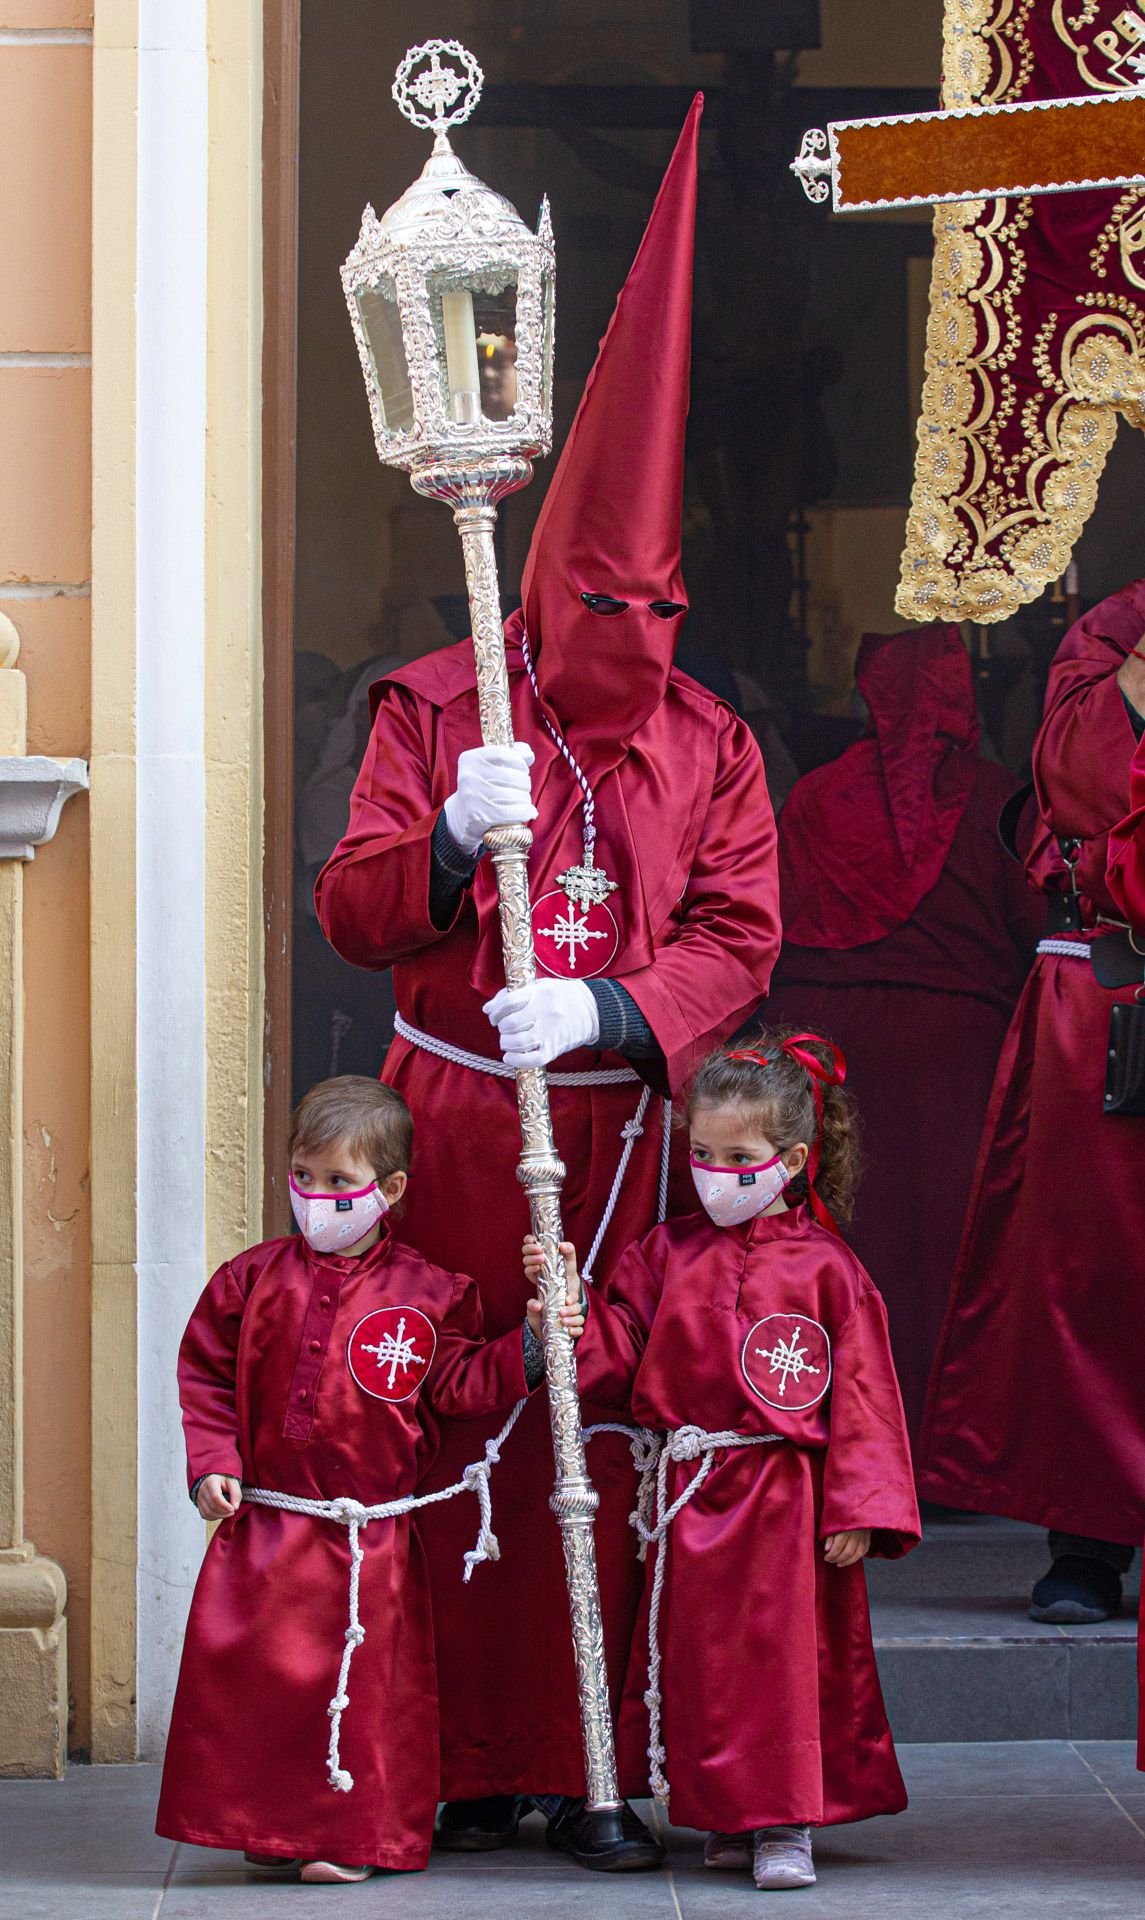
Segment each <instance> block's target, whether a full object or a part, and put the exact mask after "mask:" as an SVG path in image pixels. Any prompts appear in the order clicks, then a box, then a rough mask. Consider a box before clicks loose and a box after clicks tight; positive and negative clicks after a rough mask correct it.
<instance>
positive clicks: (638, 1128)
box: [394, 1013, 672, 1285]
mask: <svg viewBox="0 0 1145 1920" xmlns="http://www.w3.org/2000/svg"><path fill="white" fill-rule="evenodd" d="M394 1032H395V1033H396V1034H398V1035H400V1037H401V1038H402V1039H403V1040H406V1041H408V1042H409V1044H410V1046H411V1047H420V1048H421V1049H422V1051H423V1052H424V1053H432V1054H433V1055H434V1056H435V1057H436V1058H437V1059H438V1060H448V1061H449V1062H450V1064H451V1065H452V1066H455V1067H468V1068H469V1069H470V1070H471V1071H472V1072H473V1073H491V1074H493V1075H494V1077H495V1078H496V1079H498V1080H512V1079H514V1078H515V1077H516V1068H515V1067H507V1066H506V1065H505V1062H504V1061H503V1060H489V1059H487V1058H486V1056H485V1055H484V1054H483V1053H467V1052H466V1050H465V1048H464V1047H455V1046H453V1045H452V1043H451V1042H450V1041H448V1040H439V1039H438V1038H437V1037H436V1035H435V1034H432V1033H422V1031H421V1029H420V1027H413V1026H411V1025H410V1023H409V1021H408V1020H406V1019H404V1018H403V1017H402V1015H401V1014H400V1013H395V1015H394ZM545 1077H546V1079H547V1080H548V1082H549V1085H550V1086H553V1087H620V1086H639V1085H640V1075H639V1074H638V1073H636V1072H635V1071H634V1070H633V1068H631V1067H607V1068H605V1067H601V1068H598V1069H596V1070H594V1071H590V1072H585V1073H554V1072H552V1071H551V1070H550V1071H549V1072H548V1073H547V1074H546V1076H545ZM651 1098H652V1092H651V1088H649V1087H647V1086H645V1087H644V1088H643V1089H642V1091H641V1094H640V1100H639V1103H638V1105H637V1108H636V1112H635V1113H634V1115H633V1117H632V1119H631V1120H626V1121H625V1123H624V1125H623V1127H622V1128H621V1130H620V1137H621V1139H622V1140H623V1142H624V1146H623V1149H622V1151H621V1155H620V1165H619V1166H618V1167H617V1169H616V1178H615V1179H614V1180H613V1183H612V1190H611V1192H610V1193H609V1196H608V1200H607V1202H606V1204H605V1209H604V1216H603V1218H602V1220H601V1223H600V1225H599V1227H598V1228H597V1230H596V1235H595V1238H594V1239H593V1243H592V1246H591V1247H590V1248H589V1251H588V1257H587V1259H586V1260H585V1263H584V1266H583V1267H582V1268H581V1278H582V1279H584V1280H587V1281H588V1282H589V1284H590V1285H591V1283H592V1270H593V1266H594V1265H595V1262H596V1257H597V1254H598V1253H599V1252H600V1249H601V1247H602V1246H603V1244H604V1236H605V1234H606V1233H607V1232H608V1229H609V1227H610V1226H611V1225H612V1216H613V1214H614V1213H615V1212H616V1206H617V1202H618V1201H619V1199H620V1193H621V1189H622V1187H623V1186H624V1177H625V1175H626V1174H627V1172H628V1165H629V1162H630V1160H631V1159H632V1151H633V1148H634V1147H635V1145H636V1142H637V1141H638V1140H639V1139H640V1138H641V1136H642V1134H643V1132H644V1117H645V1115H646V1114H647V1112H648V1102H649V1101H650V1099H651ZM661 1108H662V1125H663V1134H662V1139H661V1146H660V1182H659V1191H658V1195H657V1200H658V1212H657V1218H658V1219H660V1220H665V1219H667V1217H668V1169H669V1164H670V1161H671V1155H672V1102H671V1101H670V1100H664V1101H662V1102H661Z"/></svg>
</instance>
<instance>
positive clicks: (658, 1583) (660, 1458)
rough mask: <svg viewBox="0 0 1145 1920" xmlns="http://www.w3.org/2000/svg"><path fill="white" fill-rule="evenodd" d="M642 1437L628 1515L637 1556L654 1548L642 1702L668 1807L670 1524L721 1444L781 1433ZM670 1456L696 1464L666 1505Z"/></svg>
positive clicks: (772, 1438)
mask: <svg viewBox="0 0 1145 1920" xmlns="http://www.w3.org/2000/svg"><path fill="white" fill-rule="evenodd" d="M643 1437H644V1438H645V1439H646V1440H647V1441H649V1442H650V1443H651V1444H650V1445H649V1446H648V1447H647V1449H646V1458H645V1459H644V1460H641V1458H640V1457H639V1455H638V1454H637V1447H636V1442H635V1440H634V1441H633V1446H632V1452H633V1456H634V1458H636V1462H637V1467H638V1468H639V1469H640V1470H641V1479H640V1489H639V1492H638V1494H637V1496H636V1511H635V1513H634V1514H633V1515H632V1516H631V1524H632V1525H633V1526H634V1527H635V1528H636V1531H637V1533H638V1534H639V1536H640V1558H641V1559H644V1557H645V1555H646V1554H647V1551H648V1548H649V1547H650V1546H655V1548H656V1571H655V1573H654V1574H653V1576H652V1597H651V1601H650V1603H649V1608H648V1690H647V1692H646V1693H645V1695H644V1704H645V1706H646V1707H647V1709H648V1762H649V1770H650V1771H649V1785H650V1786H651V1788H652V1792H653V1793H654V1794H655V1796H656V1799H657V1800H658V1801H659V1802H660V1805H661V1806H662V1807H665V1808H666V1807H667V1805H668V1780H667V1776H666V1774H665V1771H664V1769H665V1767H666V1766H667V1763H668V1755H667V1752H666V1750H665V1747H664V1741H663V1731H662V1724H661V1715H662V1711H663V1699H662V1696H661V1693H660V1601H661V1597H662V1595H663V1592H664V1575H665V1573H666V1571H667V1567H668V1529H669V1527H670V1526H671V1525H672V1522H673V1520H674V1519H675V1518H676V1515H677V1514H678V1513H680V1512H681V1511H682V1509H683V1508H684V1507H686V1506H687V1504H688V1502H689V1500H690V1499H691V1498H692V1496H693V1494H696V1493H698V1492H699V1491H700V1488H701V1487H702V1486H703V1484H704V1481H705V1480H706V1479H707V1477H708V1475H709V1473H710V1472H711V1470H712V1463H713V1462H714V1460H715V1457H716V1454H717V1453H718V1452H719V1450H720V1448H721V1447H728V1448H732V1447H769V1446H774V1445H776V1444H777V1443H778V1442H780V1441H781V1440H782V1439H783V1435H782V1434H781V1433H732V1432H727V1433H706V1432H705V1430H704V1428H703V1427H677V1428H676V1429H675V1431H674V1432H672V1433H668V1434H665V1435H664V1438H663V1440H660V1439H659V1438H658V1437H657V1436H654V1435H652V1434H647V1435H644V1436H643ZM674 1460H675V1461H687V1460H698V1461H699V1462H700V1465H699V1467H698V1468H697V1470H696V1472H695V1473H694V1474H693V1475H692V1478H691V1479H690V1480H689V1481H688V1484H687V1486H686V1487H685V1488H684V1491H683V1492H682V1493H680V1494H678V1495H677V1496H676V1498H675V1500H673V1502H672V1504H671V1506H669V1505H668V1466H669V1463H670V1462H671V1461H674ZM653 1494H655V1500H656V1507H655V1519H654V1520H653V1517H652V1499H653Z"/></svg>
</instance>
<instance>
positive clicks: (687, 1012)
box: [617, 710, 781, 1088]
mask: <svg viewBox="0 0 1145 1920" xmlns="http://www.w3.org/2000/svg"><path fill="white" fill-rule="evenodd" d="M682 908H683V918H682V920H681V922H680V925H679V928H678V930H677V931H676V932H675V933H674V934H673V936H672V937H671V938H670V939H669V940H668V941H666V942H665V944H664V945H663V946H662V947H660V948H659V949H658V950H657V952H656V955H655V958H654V959H653V960H652V961H651V963H650V964H649V965H648V966H646V967H641V968H638V969H637V971H636V972H634V973H626V974H622V975H618V976H617V977H618V979H619V980H620V984H621V986H623V987H625V988H626V989H627V991H628V992H629V993H630V994H631V995H632V998H633V999H634V1000H635V1002H636V1004H637V1006H638V1007H639V1008H640V1011H641V1013H642V1014H643V1015H644V1018H645V1019H646V1020H647V1022H648V1025H649V1026H650V1027H651V1029H652V1031H653V1033H654V1034H655V1036H656V1039H657V1041H658V1042H659V1045H660V1050H661V1052H662V1053H663V1055H664V1058H665V1061H666V1063H667V1078H668V1084H669V1086H670V1087H672V1088H678V1087H681V1086H682V1085H683V1084H684V1082H685V1081H686V1080H687V1078H688V1075H689V1074H690V1073H691V1072H692V1071H693V1069H694V1068H695V1067H697V1066H698V1065H699V1063H700V1061H701V1060H702V1059H703V1057H704V1055H705V1054H706V1053H709V1052H710V1051H711V1050H712V1048H713V1047H716V1046H718V1045H719V1044H720V1041H721V1040H723V1039H726V1037H727V1036H728V1034H730V1033H734V1032H735V1030H736V1028H737V1027H739V1026H741V1025H742V1024H743V1022H744V1020H746V1019H747V1017H748V1015H749V1014H751V1013H753V1012H754V1011H755V1008H756V1007H757V1005H758V1004H759V1001H760V1000H761V999H762V998H763V996H764V994H765V993H766V992H767V989H768V986H769V984H770V981H771V975H772V970H773V968H774V966H775V963H776V960H777V959H778V958H779V947H780V940H781V931H780V921H779V876H778V864H777V854H776V833H775V819H774V816H773V814H772V811H771V801H770V799H769V798H768V792H767V779H766V776H765V774H764V771H763V761H762V759H761V757H760V752H759V748H758V746H757V745H756V742H755V738H754V736H753V734H752V733H751V731H750V729H749V728H748V727H747V726H746V725H745V723H744V722H743V721H742V720H740V719H738V718H737V716H736V715H735V714H733V713H732V712H731V711H730V710H728V711H726V712H725V711H723V710H721V712H720V738H719V751H718V760H717V765H716V776H715V781H714V784H713V788H712V797H711V800H710V802H709V805H708V810H707V815H706V817H705V820H704V824H703V827H702V829H701V832H700V838H699V843H698V845H697V847H696V852H695V855H694V857H693V860H692V868H691V872H690V874H689V876H688V884H687V886H686V888H685V890H684V897H683V902H682Z"/></svg>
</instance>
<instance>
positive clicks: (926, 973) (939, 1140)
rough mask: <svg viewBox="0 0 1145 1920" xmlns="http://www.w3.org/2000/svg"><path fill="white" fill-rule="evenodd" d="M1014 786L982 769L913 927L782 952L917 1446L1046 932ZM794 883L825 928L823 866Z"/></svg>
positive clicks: (777, 1009) (779, 977) (788, 1012)
mask: <svg viewBox="0 0 1145 1920" xmlns="http://www.w3.org/2000/svg"><path fill="white" fill-rule="evenodd" d="M904 637H905V638H906V639H912V638H913V635H906V636H904ZM823 771H827V770H826V769H824V770H823ZM1013 787H1014V781H1013V778H1012V776H1011V775H1010V774H1009V773H1008V772H1007V771H1006V769H1005V768H1004V767H999V766H996V765H995V764H994V763H993V762H992V761H989V760H981V759H978V760H977V761H976V765H975V769H974V774H973V784H972V786H971V790H970V794H969V797H968V798H967V800H966V802H965V805H964V808H963V811H962V814H961V817H960V818H959V821H958V825H957V827H956V828H955V830H954V833H953V836H952V839H951V841H950V845H949V851H948V852H947V855H946V859H945V862H944V864H943V867H942V870H941V873H940V874H939V876H938V878H937V880H936V882H935V883H934V884H933V885H932V886H931V888H930V889H929V891H928V892H927V893H926V894H925V895H924V896H923V898H922V899H921V900H920V901H919V902H918V904H917V905H916V906H915V907H914V908H913V910H912V911H911V913H910V914H909V917H906V918H904V920H903V921H902V923H901V924H900V925H899V926H897V927H895V929H894V930H893V931H892V932H890V933H888V934H886V935H885V936H884V937H883V938H881V939H877V940H870V941H867V942H865V943H864V944H862V945H860V946H845V947H844V946H832V945H828V944H826V943H824V944H822V945H806V946H801V945H796V944H794V943H792V942H788V941H787V940H785V941H784V945H783V952H782V954H781V955H780V959H779V964H778V966H777V967H776V970H775V979H774V982H773V985H772V994H771V1000H770V1002H769V1005H768V1017H769V1018H770V1019H775V1020H785V1021H789V1022H791V1023H792V1024H793V1025H794V1026H796V1027H800V1028H807V1029H810V1030H811V1031H812V1032H815V1033H825V1034H828V1035H830V1037H831V1039H832V1040H835V1041H837V1042H838V1044H839V1045H840V1046H841V1047H842V1049H843V1051H844V1053H845V1054H846V1056H847V1084H848V1086H849V1087H851V1088H852V1090H853V1091H854V1094H855V1097H856V1099H857V1101H858V1104H859V1114H860V1117H861V1120H862V1125H863V1144H864V1148H865V1154H866V1160H867V1169H866V1172H865V1174H864V1176H863V1183H862V1186H861V1187H860V1189H859V1196H858V1203H857V1206H856V1209H855V1218H854V1221H853V1223H852V1225H851V1226H850V1227H849V1228H848V1229H847V1239H848V1241H849V1242H850V1244H851V1245H852V1246H853V1247H854V1249H855V1251H856V1253H857V1254H858V1255H859V1258H860V1259H861V1260H862V1262H863V1264H864V1266H866V1267H867V1268H868V1269H869V1270H870V1271H871V1272H872V1273H874V1274H877V1275H878V1280H879V1290H880V1292H881V1293H882V1295H883V1298H884V1300H885V1301H886V1305H887V1313H888V1316H889V1319H890V1330H891V1344H892V1346H893V1349H894V1357H895V1367H896V1369H897V1372H898V1377H899V1383H900V1385H901V1387H902V1395H903V1403H904V1406H905V1408H906V1414H907V1422H908V1426H909V1428H910V1432H911V1436H912V1439H913V1438H915V1437H916V1436H917V1434H918V1431H919V1428H920V1426H921V1423H922V1414H923V1407H924V1405H925V1401H926V1388H927V1381H928V1379H929V1377H930V1368H931V1362H932V1360H933V1357H934V1350H935V1346H936V1344H937V1341H938V1335H939V1330H940V1328H941V1326H942V1318H943V1314H944V1312H945V1310H946V1302H947V1299H948V1297H949V1293H950V1282H951V1278H952V1275H953V1273H954V1268H955V1263H956V1261H957V1258H958V1246H959V1241H960V1239H961V1235H962V1227H963V1222H964V1220H965V1216H966V1204H967V1201H968V1199H969V1196H970V1184H971V1180H972V1178H973V1174H974V1163H975V1160H976V1157H977V1153H978V1146H979V1142H980V1140H981V1137H982V1123H983V1121H984V1120H985V1117H986V1106H987V1102H988V1100H989V1097H990V1087H991V1084H992V1082H993V1078H994V1071H995V1068H996V1067H997V1064H998V1056H999V1054H1000V1052H1001V1048H1002V1042H1003V1040H1004V1039H1005V1037H1006V1028H1007V1025H1008V1022H1009V1019H1010V1015H1011V1014H1012V1013H1013V1010H1014V1007H1015V1004H1016V1003H1017V999H1018V996H1019V994H1020V993H1021V991H1022V986H1023V984H1024V982H1025V979H1026V976H1027V974H1028V972H1029V968H1030V964H1031V962H1032V960H1033V956H1034V950H1035V947H1036V945H1037V941H1038V938H1039V935H1040V934H1041V932H1042V931H1043V929H1044V926H1045V902H1044V901H1043V900H1042V899H1041V897H1040V896H1039V895H1038V894H1037V893H1035V892H1034V891H1033V890H1032V889H1031V888H1030V887H1029V886H1028V885H1027V882H1026V877H1025V874H1024V873H1023V871H1022V868H1021V867H1020V866H1019V864H1018V862H1017V861H1016V860H1014V859H1012V858H1011V856H1010V855H1009V854H1008V853H1006V852H1005V850H1004V849H1003V847H1002V846H1001V844H1000V842H999V840H998V834H997V825H998V815H999V812H1000V810H1001V808H1002V806H1003V804H1004V803H1005V801H1006V800H1007V799H1008V798H1009V796H1010V794H1011V792H1012V791H1013ZM796 792H798V788H796ZM789 804H790V803H789ZM783 819H784V816H781V818H780V839H781V841H782V838H783ZM791 880H792V886H793V889H794V888H795V887H797V886H802V887H804V888H806V889H807V890H808V891H809V892H811V894H812V895H813V897H815V898H817V899H819V900H820V902H821V905H820V907H819V915H820V918H821V919H822V920H824V921H825V922H826V921H827V920H828V904H827V901H826V900H825V899H824V893H825V888H824V886H823V884H822V883H821V882H820V880H819V877H818V875H817V873H816V871H815V868H814V866H813V865H812V866H810V867H808V866H807V865H806V864H804V865H803V866H801V867H799V868H798V869H793V870H792V873H791Z"/></svg>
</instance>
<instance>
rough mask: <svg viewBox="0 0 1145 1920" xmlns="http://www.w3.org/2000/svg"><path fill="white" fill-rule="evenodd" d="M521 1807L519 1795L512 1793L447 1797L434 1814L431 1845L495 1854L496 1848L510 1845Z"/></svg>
mask: <svg viewBox="0 0 1145 1920" xmlns="http://www.w3.org/2000/svg"><path fill="white" fill-rule="evenodd" d="M523 1809H524V1802H523V1800H522V1797H521V1795H520V1794H516V1793H491V1794H488V1795H487V1796H486V1798H485V1799H484V1800H447V1801H446V1803H445V1805H444V1806H443V1807H442V1809H441V1812H440V1813H439V1814H438V1816H437V1826H436V1828H435V1829H434V1835H433V1840H434V1845H435V1846H437V1847H443V1848H444V1849H445V1851H446V1852H447V1853H495V1852H496V1850H497V1848H498V1847H511V1846H512V1844H513V1842H514V1840H515V1839H516V1838H517V1828H518V1826H519V1825H520V1821H521V1814H522V1811H523Z"/></svg>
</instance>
